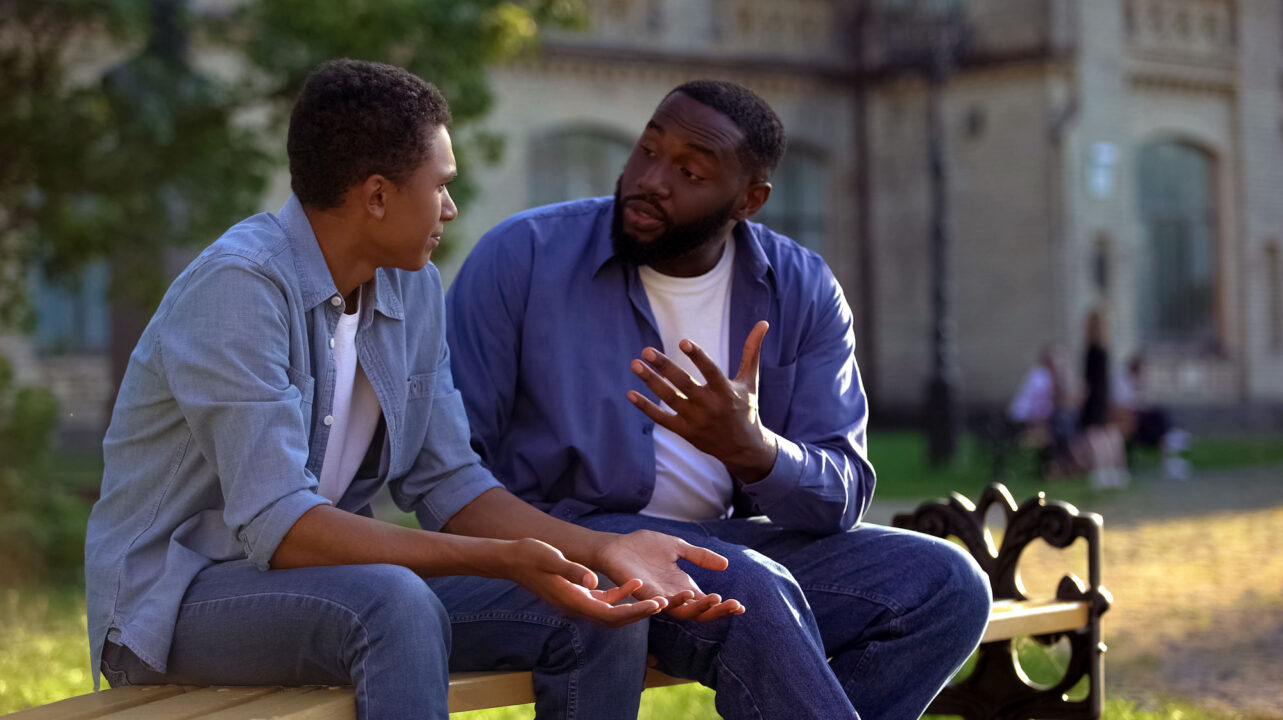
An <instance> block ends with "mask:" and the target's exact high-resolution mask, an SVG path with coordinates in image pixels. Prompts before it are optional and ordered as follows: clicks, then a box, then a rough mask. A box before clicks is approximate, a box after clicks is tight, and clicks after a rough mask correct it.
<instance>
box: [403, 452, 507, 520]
mask: <svg viewBox="0 0 1283 720" xmlns="http://www.w3.org/2000/svg"><path fill="white" fill-rule="evenodd" d="M498 487H503V486H502V485H500V484H499V481H498V480H495V479H494V476H493V475H491V474H490V471H488V470H486V469H485V468H484V467H482V466H481V465H480V464H473V465H468V466H467V467H463V468H460V469H459V470H457V471H455V472H454V473H453V474H451V475H450V476H449V477H447V478H445V479H442V480H440V481H438V482H437V483H436V484H435V485H433V487H432V491H431V492H428V493H426V494H424V495H423V496H422V497H420V498H419V502H418V504H417V505H416V506H415V508H414V514H415V516H416V517H417V518H418V519H419V527H421V528H423V529H424V530H431V531H433V532H436V531H439V530H440V529H441V528H442V526H444V525H445V524H446V522H447V521H449V519H450V518H452V517H454V514H455V513H457V512H459V511H460V510H462V509H463V508H464V506H465V505H467V504H468V503H470V502H472V501H473V500H476V499H477V496H478V495H480V494H481V493H483V492H485V491H487V490H490V489H491V488H498Z"/></svg>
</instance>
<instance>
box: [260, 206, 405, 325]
mask: <svg viewBox="0 0 1283 720" xmlns="http://www.w3.org/2000/svg"><path fill="white" fill-rule="evenodd" d="M277 217H279V218H280V220H281V225H282V226H283V227H284V228H285V236H286V237H287V238H288V239H289V243H290V247H291V248H292V249H293V251H294V252H293V254H294V263H295V267H297V268H298V277H299V287H300V290H301V291H302V295H303V306H304V307H305V308H307V309H308V310H311V309H312V308H314V307H316V306H317V305H319V304H321V303H323V302H326V301H327V300H329V299H330V298H332V297H334V296H335V295H337V294H338V292H339V291H338V288H337V287H336V286H335V285H334V276H332V275H330V266H329V265H327V264H326V263H325V255H323V254H322V253H321V246H320V245H319V244H318V243H317V241H316V233H315V232H314V231H313V230H312V223H310V222H308V219H307V214H306V213H304V212H303V204H302V203H300V202H299V199H298V198H297V197H296V196H295V195H294V194H292V193H291V194H290V197H289V199H288V200H286V201H285V205H284V206H282V207H281V211H280V213H279V215H278V216H277ZM373 282H374V309H375V310H376V311H378V312H380V313H382V314H383V315H386V316H387V317H390V318H395V319H397V320H404V319H405V311H404V309H403V308H402V306H401V301H400V300H399V299H398V298H397V296H396V293H395V292H393V289H392V283H391V279H390V277H389V274H388V271H387V269H386V268H379V269H377V270H375V271H374V281H373Z"/></svg>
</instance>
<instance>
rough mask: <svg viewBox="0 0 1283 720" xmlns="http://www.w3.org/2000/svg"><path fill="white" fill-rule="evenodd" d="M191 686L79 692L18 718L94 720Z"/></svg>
mask: <svg viewBox="0 0 1283 720" xmlns="http://www.w3.org/2000/svg"><path fill="white" fill-rule="evenodd" d="M190 689H191V688H187V687H182V686H179V685H134V686H130V687H119V688H114V689H112V690H110V691H106V692H99V693H90V694H88V695H77V696H76V697H70V698H67V699H66V700H59V701H58V702H55V703H50V704H49V705H41V706H39V707H33V708H30V709H27V710H21V711H19V712H17V713H15V714H13V715H10V716H8V717H10V718H13V719H14V720H19V719H21V720H94V719H95V718H101V717H103V716H104V715H110V714H111V713H114V712H118V711H121V710H127V709H129V708H133V707H138V706H140V705H146V704H148V703H151V702H154V701H156V700H163V699H165V698H168V697H173V696H175V695H181V694H183V693H185V692H187V691H188V690H190Z"/></svg>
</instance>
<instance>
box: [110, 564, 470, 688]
mask: <svg viewBox="0 0 1283 720" xmlns="http://www.w3.org/2000/svg"><path fill="white" fill-rule="evenodd" d="M442 618H443V614H442V613H441V612H440V611H439V603H438V602H437V601H436V599H435V598H434V597H433V596H432V593H431V591H430V590H428V588H427V586H426V585H425V584H424V583H423V581H422V579H420V578H419V577H417V576H416V575H414V573H412V572H411V571H410V570H408V569H406V568H401V567H397V566H391V565H346V566H333V567H310V568H296V569H289V570H270V571H266V572H263V571H260V570H258V569H257V568H255V567H253V566H252V565H250V564H249V563H248V562H232V563H223V564H220V565H216V566H213V567H211V568H209V569H207V570H205V571H203V572H201V573H200V574H199V575H197V576H196V579H195V580H194V581H193V582H192V585H191V587H190V588H189V589H188V591H187V593H186V595H185V596H184V598H183V604H182V606H181V608H180V610H179V615H178V620H177V623H176V624H175V627H174V637H173V642H172V644H171V646H170V653H169V666H168V668H167V672H165V673H164V674H161V673H156V672H155V671H153V670H151V669H149V668H146V667H145V666H141V667H139V666H138V665H141V663H139V664H138V665H136V666H134V667H132V668H130V670H129V671H127V672H126V675H127V677H128V680H129V681H130V682H131V683H134V684H145V683H154V682H178V683H192V684H227V685H242V684H252V685H262V684H280V685H302V684H348V683H351V682H353V675H354V668H353V667H352V663H354V662H358V661H361V659H362V658H363V657H365V651H366V650H367V649H368V647H369V646H370V645H371V644H373V643H378V642H380V641H381V639H382V638H384V637H388V636H392V635H397V636H400V635H404V636H405V637H411V638H416V640H417V641H418V642H431V643H436V644H437V646H438V647H437V648H436V650H433V649H430V648H423V647H421V648H419V650H418V652H421V653H423V654H425V655H428V654H436V653H440V654H441V655H444V652H445V648H448V646H449V643H450V638H449V629H448V627H447V626H446V625H445V624H444V622H443V621H442ZM392 644H393V645H395V643H392ZM412 652H415V651H412ZM378 662H381V663H385V664H402V666H403V667H416V666H417V665H418V664H420V663H415V662H413V659H412V658H387V657H381V658H378Z"/></svg>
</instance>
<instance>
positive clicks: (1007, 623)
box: [980, 600, 1091, 643]
mask: <svg viewBox="0 0 1283 720" xmlns="http://www.w3.org/2000/svg"><path fill="white" fill-rule="evenodd" d="M1090 608H1091V606H1090V604H1089V603H1088V602H1087V601H1086V600H1024V601H1015V600H999V601H997V602H995V603H994V604H993V611H992V612H991V613H990V615H989V627H987V628H986V629H985V634H984V637H983V638H982V639H981V640H980V642H982V643H987V642H994V641H995V640H1010V639H1011V638H1013V637H1016V636H1017V635H1046V634H1048V633H1054V632H1067V631H1070V630H1077V629H1078V628H1082V627H1086V626H1087V618H1088V612H1089V611H1090Z"/></svg>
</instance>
